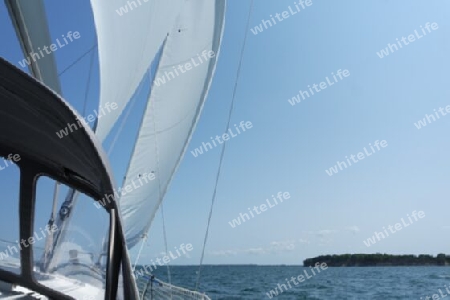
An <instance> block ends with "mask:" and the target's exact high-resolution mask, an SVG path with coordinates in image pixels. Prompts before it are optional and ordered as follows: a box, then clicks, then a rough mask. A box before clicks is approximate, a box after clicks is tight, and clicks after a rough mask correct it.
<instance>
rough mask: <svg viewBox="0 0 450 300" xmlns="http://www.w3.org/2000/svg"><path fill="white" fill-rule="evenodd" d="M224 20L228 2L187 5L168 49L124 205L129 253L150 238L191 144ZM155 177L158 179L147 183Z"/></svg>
mask: <svg viewBox="0 0 450 300" xmlns="http://www.w3.org/2000/svg"><path fill="white" fill-rule="evenodd" d="M224 15H225V0H217V1H213V0H195V1H187V2H186V4H185V6H184V7H183V10H182V12H181V14H180V15H179V17H178V18H177V20H176V22H174V24H173V26H172V29H171V31H170V34H169V35H168V37H167V39H166V42H165V44H164V46H163V49H162V54H161V58H160V61H159V65H158V68H157V72H156V74H155V82H154V83H153V86H152V91H151V94H150V98H149V101H148V103H147V107H146V110H145V113H144V117H143V120H142V124H141V128H140V131H139V134H138V139H137V143H136V145H135V148H134V151H133V155H132V158H131V161H130V165H129V168H128V172H127V174H126V179H125V183H124V185H123V187H122V192H123V194H122V196H121V198H120V201H119V204H120V210H121V213H122V217H123V221H124V227H125V236H126V238H127V244H128V247H129V248H132V247H133V246H134V245H136V243H137V242H138V241H139V240H140V238H141V237H142V235H143V234H145V233H146V232H147V230H148V228H149V226H150V224H151V222H152V220H153V218H154V216H155V213H156V211H157V209H158V207H159V205H160V203H161V201H162V199H163V197H164V194H165V192H166V190H167V188H168V185H169V183H170V181H171V179H172V177H173V175H174V173H175V171H176V169H177V167H178V165H179V163H180V160H181V158H182V156H183V154H184V152H185V150H186V147H187V145H188V143H189V140H190V138H191V135H192V132H193V130H194V128H195V125H196V123H197V120H198V118H199V115H200V112H201V110H202V107H203V104H204V101H205V99H206V96H207V93H208V89H209V86H210V84H211V80H212V76H213V74H214V70H215V66H216V60H217V56H218V51H219V47H220V42H221V38H222V30H223V25H224ZM211 55H212V57H210V56H211ZM180 65H181V66H182V67H181V69H183V70H184V72H183V71H182V70H181V69H180V67H179V66H180ZM163 81H165V83H164V82H163ZM152 173H154V175H155V177H156V178H155V179H154V180H152V181H148V180H147V183H146V181H145V180H143V177H144V176H147V178H146V179H148V177H149V175H150V174H152ZM150 176H151V175H150ZM127 186H128V187H131V188H129V189H128V191H130V190H132V191H131V192H128V191H127ZM180 201H183V199H180Z"/></svg>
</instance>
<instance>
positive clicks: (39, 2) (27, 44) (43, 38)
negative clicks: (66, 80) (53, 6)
mask: <svg viewBox="0 0 450 300" xmlns="http://www.w3.org/2000/svg"><path fill="white" fill-rule="evenodd" d="M5 4H6V6H7V7H8V12H9V16H10V18H11V21H12V23H13V26H14V29H15V31H16V35H17V38H18V39H19V42H20V45H21V47H22V51H23V53H24V56H25V59H26V60H28V62H29V69H30V72H31V74H32V75H33V77H35V78H36V79H37V80H39V81H41V82H42V83H44V84H45V85H47V86H48V87H50V88H51V89H52V90H53V91H55V92H56V93H58V94H60V95H61V85H60V82H59V77H58V71H57V68H56V62H55V57H54V54H53V52H52V51H50V53H48V52H49V51H48V50H47V52H45V51H44V47H47V48H48V47H50V45H51V44H53V42H52V41H51V39H50V33H49V31H48V24H47V17H46V14H45V7H44V2H43V0H33V1H28V0H5Z"/></svg>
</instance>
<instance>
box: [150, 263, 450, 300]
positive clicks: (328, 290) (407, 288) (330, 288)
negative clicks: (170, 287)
mask: <svg viewBox="0 0 450 300" xmlns="http://www.w3.org/2000/svg"><path fill="white" fill-rule="evenodd" d="M304 270H307V271H308V274H309V275H312V273H311V271H310V270H309V268H303V267H299V266H204V267H203V269H202V280H201V285H200V290H201V291H205V292H206V293H207V295H209V296H210V297H211V299H223V300H225V299H230V300H231V299H249V300H250V299H270V298H269V297H268V295H267V294H266V293H270V290H274V289H275V288H276V287H277V285H278V284H282V283H284V284H286V278H288V279H290V278H291V277H292V276H294V277H297V276H298V275H301V274H304ZM197 271H198V267H192V266H174V267H171V275H172V283H174V284H176V285H180V286H183V287H186V288H191V289H192V288H193V287H194V286H195V280H196V278H197V277H196V276H197ZM166 273H167V269H166V268H161V269H158V270H156V272H155V274H156V275H157V277H159V278H161V279H162V280H166V279H167V276H166ZM316 273H317V272H316ZM286 285H287V284H286ZM291 286H292V288H290V289H289V287H288V286H287V288H288V290H287V291H286V290H284V288H283V290H284V291H283V292H282V293H280V290H279V289H278V296H275V297H273V298H272V299H383V300H390V299H420V298H421V297H422V299H425V296H429V297H430V298H429V299H431V297H432V296H433V294H437V295H439V298H436V297H435V299H442V297H441V296H440V292H439V289H441V292H442V294H443V295H446V294H449V293H448V292H446V287H447V288H448V289H449V290H450V267H364V268H357V267H354V268H328V269H326V270H324V271H321V272H320V273H319V274H316V275H315V276H313V277H312V278H310V279H308V280H305V281H304V282H302V283H299V284H298V285H297V286H295V285H294V284H293V283H292V282H291ZM444 299H450V296H449V297H445V298H444Z"/></svg>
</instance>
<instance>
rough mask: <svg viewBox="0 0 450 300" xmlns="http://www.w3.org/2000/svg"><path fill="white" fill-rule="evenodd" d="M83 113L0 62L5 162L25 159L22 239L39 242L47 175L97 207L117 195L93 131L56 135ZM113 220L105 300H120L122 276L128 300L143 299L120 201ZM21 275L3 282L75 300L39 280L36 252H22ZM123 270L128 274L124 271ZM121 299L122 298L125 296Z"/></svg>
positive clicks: (4, 276)
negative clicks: (40, 194) (40, 186)
mask: <svg viewBox="0 0 450 300" xmlns="http://www.w3.org/2000/svg"><path fill="white" fill-rule="evenodd" d="M78 119H81V117H80V116H79V115H78V113H77V112H76V111H75V110H74V109H73V108H72V107H71V106H70V105H69V104H68V103H67V102H66V101H64V100H63V99H61V98H60V97H59V96H58V95H56V94H55V93H53V92H52V91H51V90H50V89H48V88H47V87H45V86H44V85H42V84H41V83H39V82H38V81H36V80H35V79H33V78H32V77H30V76H29V75H27V74H25V73H23V72H22V71H20V70H19V69H17V68H16V67H14V66H13V65H11V64H10V63H8V62H7V61H5V60H4V59H2V58H0V156H2V157H7V156H8V154H10V153H15V154H19V155H20V157H21V159H20V161H18V162H17V165H18V167H19V168H20V173H21V178H20V199H19V203H20V209H19V212H20V239H25V240H26V239H28V238H29V237H30V236H33V232H34V229H33V223H34V222H33V221H34V212H35V190H36V186H35V185H36V181H37V178H38V177H39V176H41V175H44V174H45V175H47V176H49V177H51V178H53V179H54V180H57V181H58V182H61V183H64V184H66V185H68V186H70V187H72V188H75V189H77V190H78V191H80V192H82V193H85V194H87V195H89V196H90V197H92V198H93V199H95V200H96V201H98V200H100V199H102V198H103V197H105V195H114V183H113V182H114V181H113V177H112V175H111V174H112V173H111V172H110V169H109V164H108V160H107V158H106V155H105V154H104V152H103V149H102V147H101V144H100V143H99V142H98V141H97V140H96V138H95V136H94V133H93V132H92V130H91V129H90V128H89V127H88V126H86V125H84V124H82V125H81V126H80V128H79V129H78V130H76V131H74V132H72V133H70V134H69V135H68V136H65V137H64V138H59V137H58V136H57V134H56V132H59V131H60V130H61V129H62V128H65V127H66V126H67V125H68V124H79V123H78ZM104 208H105V210H106V211H107V212H108V213H109V214H110V232H109V235H110V236H109V247H108V252H109V253H108V260H107V262H108V263H107V269H106V289H105V299H116V296H117V288H118V282H119V273H120V271H122V274H121V275H122V276H123V281H124V282H125V283H126V284H124V285H123V287H124V295H123V298H124V299H139V296H138V292H137V288H136V284H135V283H134V279H133V276H132V270H131V264H130V261H129V257H128V252H127V249H126V244H125V239H124V236H123V231H122V226H121V220H120V217H119V213H118V208H117V204H116V202H115V201H108V203H106V204H105V206H104ZM20 262H21V274H20V275H17V274H14V273H11V272H8V271H5V270H1V269H0V280H1V281H5V282H9V283H15V284H17V285H20V286H23V287H25V288H28V289H30V290H33V291H36V292H37V293H40V294H42V295H46V296H48V297H50V298H52V299H72V298H71V297H70V296H68V295H64V294H62V293H60V292H58V291H55V290H52V289H50V288H48V287H45V286H43V285H42V284H39V283H38V282H37V281H36V280H35V279H34V278H33V267H34V264H33V247H32V246H31V247H24V248H22V249H21V252H20ZM121 268H122V269H121ZM119 298H122V297H121V296H119Z"/></svg>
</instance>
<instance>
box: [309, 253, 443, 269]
mask: <svg viewBox="0 0 450 300" xmlns="http://www.w3.org/2000/svg"><path fill="white" fill-rule="evenodd" d="M316 263H326V264H327V265H328V266H329V267H376V266H447V265H450V255H445V254H442V253H441V254H438V255H437V256H436V257H433V255H428V254H420V255H412V254H408V255H392V254H381V253H376V254H340V255H336V254H334V255H320V256H316V257H313V258H308V259H305V260H304V261H303V266H304V267H312V266H314V265H315V264H316Z"/></svg>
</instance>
